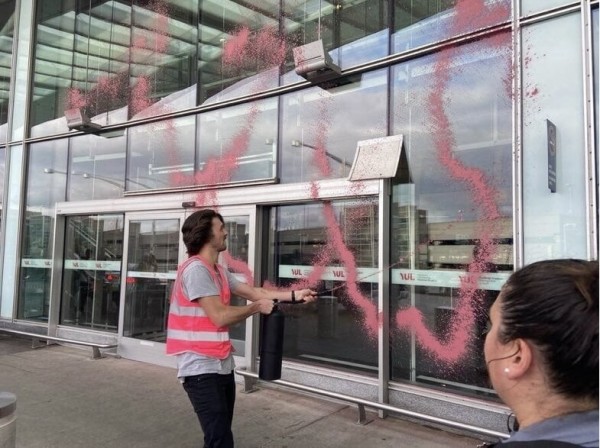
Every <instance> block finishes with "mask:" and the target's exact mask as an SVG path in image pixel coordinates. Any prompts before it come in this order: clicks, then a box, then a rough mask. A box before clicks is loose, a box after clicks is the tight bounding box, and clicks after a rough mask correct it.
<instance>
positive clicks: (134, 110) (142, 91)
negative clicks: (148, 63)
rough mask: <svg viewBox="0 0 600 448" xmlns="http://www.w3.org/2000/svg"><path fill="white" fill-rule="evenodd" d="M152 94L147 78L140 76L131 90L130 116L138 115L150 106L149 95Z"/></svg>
mask: <svg viewBox="0 0 600 448" xmlns="http://www.w3.org/2000/svg"><path fill="white" fill-rule="evenodd" d="M151 92H152V84H151V82H150V79H149V78H148V77H147V76H140V77H139V78H138V79H137V83H136V84H135V85H134V86H133V88H132V89H131V101H130V107H131V115H132V116H133V115H138V114H139V113H140V112H142V111H143V110H145V109H147V108H148V107H150V106H151V105H152V100H151V99H150V93H151Z"/></svg>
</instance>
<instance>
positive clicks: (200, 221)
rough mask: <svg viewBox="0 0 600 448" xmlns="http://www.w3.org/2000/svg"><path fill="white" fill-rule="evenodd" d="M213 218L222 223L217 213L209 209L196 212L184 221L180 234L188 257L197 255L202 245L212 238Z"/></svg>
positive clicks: (221, 218)
mask: <svg viewBox="0 0 600 448" xmlns="http://www.w3.org/2000/svg"><path fill="white" fill-rule="evenodd" d="M214 218H219V220H220V221H221V222H224V221H223V217H222V216H221V215H220V214H219V213H217V212H215V211H214V210H210V209H206V210H198V211H197V212H194V213H192V214H191V215H190V216H188V217H187V219H186V220H185V221H184V223H183V226H182V227H181V233H182V235H183V244H185V247H186V249H187V253H188V255H197V254H198V253H199V252H200V250H202V248H203V247H204V245H205V244H206V243H208V241H209V240H210V238H211V237H212V223H213V219H214Z"/></svg>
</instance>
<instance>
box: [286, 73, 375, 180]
mask: <svg viewBox="0 0 600 448" xmlns="http://www.w3.org/2000/svg"><path fill="white" fill-rule="evenodd" d="M386 98H387V77H386V73H385V71H382V70H379V71H375V72H372V73H365V74H363V75H362V79H360V81H356V82H353V83H351V84H348V85H345V86H340V87H337V88H333V89H329V90H323V89H321V88H319V87H314V88H311V89H308V90H303V91H300V92H296V93H291V94H288V95H285V96H284V97H283V98H282V105H283V106H282V107H283V111H282V116H283V123H282V127H281V129H282V131H281V148H282V151H281V175H280V179H281V181H282V182H306V181H312V180H321V179H327V178H340V177H346V176H347V175H348V174H349V172H350V167H351V166H352V161H353V160H354V153H355V152H356V144H357V142H358V141H359V140H365V139H370V138H376V137H381V136H382V135H386V132H387V129H386V122H387V120H386V113H387V106H386V105H387V100H386ZM365 110H368V111H369V113H368V114H365V113H364V112H365Z"/></svg>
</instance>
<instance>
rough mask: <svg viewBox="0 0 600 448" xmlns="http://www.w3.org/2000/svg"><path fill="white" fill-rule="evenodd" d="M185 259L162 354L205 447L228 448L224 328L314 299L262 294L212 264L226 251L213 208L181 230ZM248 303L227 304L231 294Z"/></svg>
mask: <svg viewBox="0 0 600 448" xmlns="http://www.w3.org/2000/svg"><path fill="white" fill-rule="evenodd" d="M181 233H182V234H183V242H184V244H185V246H186V249H187V253H188V259H187V260H186V261H184V262H183V263H182V264H181V265H180V266H179V269H178V271H177V278H176V280H175V285H174V286H173V291H172V294H171V307H170V310H169V321H168V331H167V354H169V355H176V356H177V369H178V371H177V377H178V378H179V380H180V381H181V382H182V384H183V388H184V389H185V391H186V392H187V394H188V397H189V399H190V401H191V403H192V406H193V407H194V411H195V412H196V414H197V416H198V419H199V420H200V425H201V427H202V431H203V432H204V446H205V447H206V448H217V447H219V448H232V447H233V433H232V431H231V423H232V420H233V408H234V404H235V381H234V374H233V369H234V367H235V365H234V361H233V355H232V346H231V341H230V339H229V328H228V327H229V325H232V324H235V323H237V322H241V321H243V320H245V319H247V318H248V317H250V316H251V315H253V314H256V313H261V314H270V313H271V311H272V310H273V305H274V302H273V300H276V299H282V300H293V299H298V300H304V301H305V302H312V301H314V300H315V299H316V298H317V295H316V293H315V292H314V291H312V290H310V289H301V290H299V291H287V292H279V291H268V290H266V289H263V288H256V287H253V286H250V285H248V284H245V283H242V282H240V281H238V280H237V279H236V278H235V277H234V276H233V275H231V274H230V273H229V271H228V270H227V269H225V268H224V267H222V266H220V265H219V264H218V263H217V260H218V257H219V253H221V252H223V251H224V250H225V249H226V248H227V245H226V239H227V230H226V229H225V223H224V221H223V217H222V216H221V215H220V214H219V213H217V212H215V211H214V210H208V209H206V210H200V211H197V212H195V213H193V214H192V215H190V216H189V217H188V218H187V219H186V220H185V222H184V223H183V226H182V228H181ZM232 293H233V294H235V295H238V296H240V297H243V298H245V299H247V300H249V301H250V302H252V303H250V304H249V305H245V306H232V305H230V300H231V294H232Z"/></svg>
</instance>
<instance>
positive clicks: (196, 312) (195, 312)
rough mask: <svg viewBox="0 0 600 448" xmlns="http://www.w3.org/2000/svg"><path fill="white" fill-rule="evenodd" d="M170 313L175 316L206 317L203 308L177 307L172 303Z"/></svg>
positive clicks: (177, 305)
mask: <svg viewBox="0 0 600 448" xmlns="http://www.w3.org/2000/svg"><path fill="white" fill-rule="evenodd" d="M170 311H171V312H172V313H171V314H175V315H177V316H191V317H208V316H207V314H206V311H204V308H200V307H199V306H179V304H177V303H172V304H171V308H170Z"/></svg>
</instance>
